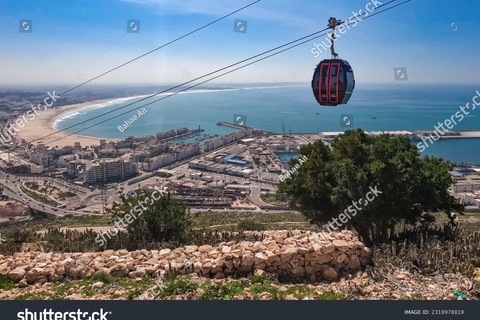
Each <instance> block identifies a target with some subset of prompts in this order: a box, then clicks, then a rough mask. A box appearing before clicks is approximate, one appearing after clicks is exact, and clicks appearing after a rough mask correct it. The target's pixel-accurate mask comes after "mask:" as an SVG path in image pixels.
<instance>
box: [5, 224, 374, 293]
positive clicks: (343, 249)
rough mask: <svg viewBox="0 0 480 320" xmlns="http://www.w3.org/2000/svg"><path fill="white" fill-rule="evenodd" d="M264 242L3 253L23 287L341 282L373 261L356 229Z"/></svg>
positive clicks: (286, 234) (8, 270)
mask: <svg viewBox="0 0 480 320" xmlns="http://www.w3.org/2000/svg"><path fill="white" fill-rule="evenodd" d="M261 233H262V234H263V240H262V241H255V242H254V241H241V242H238V243H236V242H235V241H232V242H225V243H220V244H219V245H217V246H214V247H213V246H210V245H204V246H195V245H191V246H185V247H181V248H177V249H174V250H170V249H164V250H160V251H159V250H151V251H147V250H138V251H131V252H128V251H127V250H118V251H113V250H107V251H103V252H86V253H52V252H50V253H38V252H22V253H15V254H14V255H13V256H2V255H0V274H4V275H8V276H9V277H10V278H11V279H12V280H14V281H16V282H19V285H20V286H27V285H28V284H41V283H45V282H56V281H61V280H64V279H83V278H86V277H90V276H92V275H93V274H95V273H99V272H104V273H106V274H109V275H111V276H114V277H131V278H140V277H143V276H151V277H153V278H156V277H163V276H164V275H165V274H166V273H167V272H177V273H179V274H186V273H196V274H198V275H200V276H204V277H211V278H214V279H223V278H225V277H228V276H229V275H232V274H234V273H237V274H242V273H250V272H255V273H256V274H264V273H276V274H278V276H279V277H281V278H284V279H289V280H292V281H302V280H309V281H318V280H327V281H335V280H337V279H338V277H339V275H340V274H341V273H353V272H355V271H356V270H359V269H361V267H362V266H364V265H366V264H368V263H370V262H371V252H370V250H369V249H368V248H366V247H365V246H364V244H363V243H361V242H360V241H358V238H356V237H355V236H354V235H353V234H352V233H351V232H350V231H342V232H341V233H332V234H331V235H328V236H326V238H324V237H323V236H321V235H320V234H319V233H315V232H310V231H299V230H294V231H265V232H261Z"/></svg>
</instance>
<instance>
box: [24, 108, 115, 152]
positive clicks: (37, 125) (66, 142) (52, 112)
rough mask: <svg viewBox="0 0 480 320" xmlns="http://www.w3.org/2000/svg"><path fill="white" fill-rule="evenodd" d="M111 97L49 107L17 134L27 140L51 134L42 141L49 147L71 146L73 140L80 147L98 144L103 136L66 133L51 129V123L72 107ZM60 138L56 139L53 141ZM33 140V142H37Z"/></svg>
mask: <svg viewBox="0 0 480 320" xmlns="http://www.w3.org/2000/svg"><path fill="white" fill-rule="evenodd" d="M111 100H112V99H108V100H98V101H90V102H86V103H80V104H74V105H69V106H62V107H57V108H49V109H47V110H46V111H43V112H41V114H40V115H38V116H37V117H36V118H35V119H34V120H33V121H29V122H28V124H26V125H25V127H23V128H22V129H21V130H20V132H19V133H18V136H19V137H20V138H21V139H25V140H26V141H27V142H32V141H35V140H37V139H40V138H43V137H44V136H46V135H49V134H53V135H51V136H49V137H48V138H43V139H42V140H41V141H43V142H44V143H45V144H46V145H47V146H49V147H56V146H58V148H63V147H65V146H73V145H74V143H75V142H80V143H81V145H82V147H85V146H91V145H99V144H100V139H103V138H94V137H86V136H81V135H70V136H69V135H68V134H67V133H64V132H62V131H58V130H55V129H53V127H52V125H53V122H54V121H55V118H57V117H58V116H59V115H61V114H62V113H64V112H66V111H71V110H73V109H77V108H82V107H85V106H89V105H93V104H98V103H104V102H108V101H111ZM57 139H60V140H58V141H54V140H57ZM107 140H108V141H115V139H107ZM37 142H38V141H35V142H34V143H37Z"/></svg>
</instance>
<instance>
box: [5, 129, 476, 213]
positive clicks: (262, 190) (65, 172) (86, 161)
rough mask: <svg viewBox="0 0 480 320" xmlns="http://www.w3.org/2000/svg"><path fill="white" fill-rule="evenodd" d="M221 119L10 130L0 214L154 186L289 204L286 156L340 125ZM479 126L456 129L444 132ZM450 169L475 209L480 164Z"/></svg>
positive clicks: (261, 204)
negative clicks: (74, 130)
mask: <svg viewBox="0 0 480 320" xmlns="http://www.w3.org/2000/svg"><path fill="white" fill-rule="evenodd" d="M217 125H218V126H226V127H229V128H231V129H234V130H235V131H234V132H232V133H230V134H228V135H224V136H219V135H218V134H205V133H204V130H203V129H202V128H201V127H198V128H196V129H188V128H185V127H183V128H177V129H172V130H169V131H167V132H158V133H156V134H154V135H151V136H146V137H134V136H131V137H128V138H127V139H125V140H114V141H110V140H108V139H100V140H98V144H97V145H90V146H84V145H82V144H81V142H78V141H77V142H74V143H73V145H71V146H63V147H61V148H60V147H59V148H56V147H49V146H47V145H46V144H45V143H44V142H42V141H38V142H36V143H29V142H27V141H25V139H21V138H18V139H15V140H14V141H13V142H12V143H10V144H8V145H5V146H3V147H1V148H0V170H1V175H0V185H1V188H2V196H3V198H4V201H2V206H3V207H4V208H5V211H4V212H5V213H4V214H2V220H3V221H4V222H7V221H11V222H15V221H18V220H25V219H29V215H26V214H25V212H29V211H30V210H34V211H35V212H44V213H47V214H53V215H57V216H65V215H68V214H74V215H83V214H104V213H105V212H106V210H107V209H108V208H111V206H112V204H113V203H114V202H119V201H120V199H121V197H122V196H126V197H129V196H132V195H134V194H135V192H136V191H138V190H139V189H143V190H145V191H146V192H153V190H154V188H158V187H161V188H162V190H164V191H167V192H170V193H171V194H172V196H173V197H174V198H177V199H180V200H182V201H184V202H185V203H187V204H188V206H189V207H190V208H192V210H194V211H195V210H196V211H202V210H203V211H206V210H208V211H211V210H218V211H229V210H234V211H235V210H250V211H253V212H258V213H261V212H268V211H269V210H270V211H271V210H282V211H284V210H290V209H289V208H288V207H287V205H286V202H283V203H278V201H275V196H276V194H277V185H278V183H279V182H281V181H284V180H285V179H287V178H288V177H290V176H291V175H292V174H295V171H296V168H295V167H294V168H289V167H288V163H287V162H288V160H289V159H291V158H292V157H299V156H300V148H301V147H302V146H306V145H308V144H310V143H313V142H315V141H319V140H321V141H323V143H325V144H326V145H329V143H331V142H332V141H333V140H334V139H335V138H336V137H338V136H339V135H340V134H342V133H343V132H319V133H299V134H295V133H291V134H290V133H282V134H276V133H271V132H266V131H263V130H260V129H255V128H249V127H246V126H241V125H237V124H232V123H228V122H221V123H218V124H217ZM388 133H389V134H391V135H393V136H398V137H408V138H410V139H411V140H412V142H416V141H422V140H424V141H425V139H430V138H429V137H428V136H429V135H431V132H428V131H417V132H412V131H392V132H388ZM367 134H369V135H372V136H378V135H380V134H383V132H368V133H367ZM477 134H478V133H477V132H473V131H471V132H460V131H456V132H450V133H449V134H448V135H445V136H444V137H442V138H443V139H459V138H472V137H475V136H476V135H477ZM425 137H427V138H425ZM300 160H301V161H300V162H301V163H302V161H303V162H304V161H308V159H306V158H300ZM297 166H298V165H297ZM452 175H453V177H454V178H455V180H456V181H457V184H456V185H452V187H451V188H450V192H451V193H452V194H453V195H454V196H455V198H456V199H457V201H458V202H459V203H462V204H465V205H466V206H467V209H468V210H479V209H480V167H475V166H467V165H463V166H462V167H458V168H456V169H455V170H454V171H453V172H452ZM7 209H8V210H7Z"/></svg>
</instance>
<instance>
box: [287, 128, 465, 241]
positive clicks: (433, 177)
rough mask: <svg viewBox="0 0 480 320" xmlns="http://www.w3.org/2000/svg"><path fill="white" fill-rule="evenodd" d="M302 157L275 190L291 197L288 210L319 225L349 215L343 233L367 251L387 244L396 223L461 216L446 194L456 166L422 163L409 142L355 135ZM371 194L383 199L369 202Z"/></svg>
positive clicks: (309, 148) (423, 159)
mask: <svg viewBox="0 0 480 320" xmlns="http://www.w3.org/2000/svg"><path fill="white" fill-rule="evenodd" d="M301 154H302V155H305V156H306V157H307V159H308V160H307V161H306V162H305V163H301V164H300V163H299V160H298V159H292V160H291V161H290V163H289V165H290V167H294V166H295V165H297V164H299V167H300V168H299V169H298V172H296V173H295V174H293V175H292V176H291V177H290V178H288V179H286V180H285V181H284V182H281V183H280V185H279V192H280V193H285V194H287V195H288V196H289V206H290V207H292V208H294V209H297V210H299V211H300V212H302V213H303V214H304V215H305V216H306V217H307V218H308V219H309V220H310V221H311V223H315V224H318V225H322V224H324V223H328V222H331V221H332V219H334V218H338V217H339V215H340V214H342V213H345V212H347V213H349V216H350V219H348V221H347V222H346V223H344V224H342V226H341V227H342V228H344V227H350V228H354V229H355V230H356V231H357V232H358V233H359V235H360V237H361V238H362V240H363V241H364V242H365V243H366V244H368V245H371V244H372V242H373V241H382V240H386V239H388V237H389V234H391V233H392V232H393V231H394V228H395V226H396V225H397V223H399V222H400V221H404V222H406V223H411V224H413V223H416V222H417V221H419V220H420V219H422V218H423V219H429V220H432V219H433V217H432V216H431V213H433V212H438V211H445V212H446V213H447V214H448V215H449V217H450V213H452V212H459V213H461V211H462V210H463V206H461V205H459V204H457V203H455V199H454V198H453V197H452V196H451V195H450V194H449V193H448V191H447V189H448V188H449V187H450V185H451V184H453V183H454V180H453V178H452V176H451V174H450V171H451V170H452V168H453V166H454V165H453V164H452V163H450V162H445V161H444V160H442V159H438V158H435V157H428V156H425V157H420V153H419V152H418V149H417V147H416V146H415V145H413V144H412V143H411V141H410V139H409V138H403V137H398V138H395V137H392V136H391V135H388V134H384V135H381V136H378V137H373V136H368V135H367V134H366V133H365V132H364V131H362V130H361V129H357V130H351V131H347V132H345V134H343V135H341V136H340V137H338V138H336V139H335V140H334V141H333V142H332V144H331V147H329V146H326V145H325V144H324V143H323V142H322V141H317V142H315V143H313V144H310V145H307V146H304V147H302V148H301ZM371 188H374V189H375V188H377V190H379V191H380V192H381V194H378V196H377V197H376V198H375V199H374V200H373V201H371V202H368V201H367V200H366V199H365V196H366V194H367V193H368V192H369V191H371ZM359 199H362V200H363V201H362V203H363V205H359V204H357V207H359V208H360V209H361V210H356V211H357V213H356V214H354V212H353V210H350V211H349V209H354V208H355V207H352V204H353V202H354V201H358V200H359ZM366 203H368V205H367V204H366ZM452 223H453V220H452ZM337 228H339V227H338V226H337ZM339 229H340V228H339Z"/></svg>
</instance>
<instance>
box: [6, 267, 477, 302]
mask: <svg viewBox="0 0 480 320" xmlns="http://www.w3.org/2000/svg"><path fill="white" fill-rule="evenodd" d="M477 280H480V279H477ZM478 283H479V282H477V285H478ZM472 285H473V283H472V282H470V281H469V280H468V279H465V278H464V277H462V276H461V275H454V274H447V275H438V276H431V277H426V276H420V275H414V274H410V273H408V272H406V271H398V272H396V273H395V275H394V279H392V280H387V279H386V280H385V281H382V282H373V281H372V280H370V279H369V277H368V275H367V273H366V272H358V273H357V274H356V275H354V276H347V277H342V278H341V279H339V280H338V281H336V282H332V283H330V282H326V281H322V282H316V283H310V284H308V283H305V284H291V283H290V284H286V283H280V282H278V281H277V280H276V279H275V276H274V275H271V274H270V275H268V274H265V275H252V276H250V277H248V278H247V277H243V278H238V279H232V278H229V279H223V280H218V279H207V278H205V277H200V276H198V275H196V274H192V275H187V276H177V277H175V278H172V279H170V280H163V281H158V279H153V278H148V277H145V278H136V279H132V278H113V277H109V276H107V277H93V278H90V279H83V280H72V281H62V282H56V283H51V282H46V283H43V284H34V285H29V286H27V287H19V286H18V284H16V285H15V284H13V288H11V289H8V290H0V300H132V299H133V300H137V299H143V300H153V299H154V300H464V298H462V297H461V296H459V294H463V295H464V296H465V299H467V300H477V299H479V298H480V297H479V296H478V295H477V294H476V293H475V291H474V290H472ZM477 292H478V291H477Z"/></svg>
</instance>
